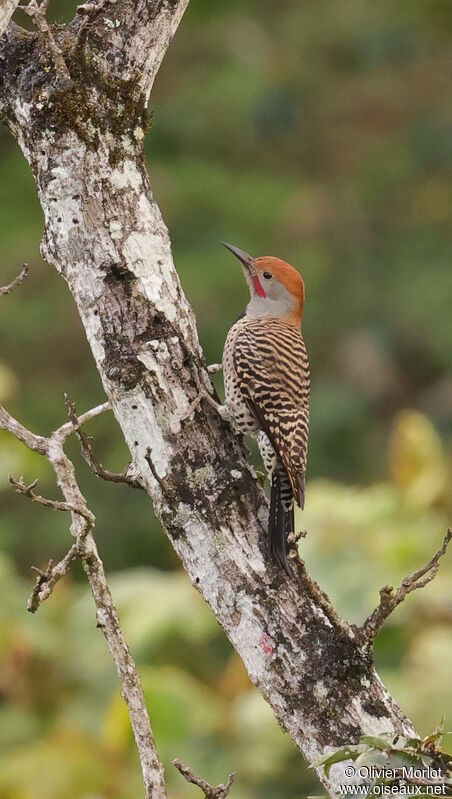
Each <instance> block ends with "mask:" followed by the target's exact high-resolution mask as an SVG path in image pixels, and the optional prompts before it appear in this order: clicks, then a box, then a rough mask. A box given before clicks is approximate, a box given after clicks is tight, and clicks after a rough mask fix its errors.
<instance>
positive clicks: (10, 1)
mask: <svg viewBox="0 0 452 799" xmlns="http://www.w3.org/2000/svg"><path fill="white" fill-rule="evenodd" d="M19 2H20V0H2V4H1V6H0V38H1V37H2V35H3V33H4V31H5V30H6V28H7V27H8V25H9V21H10V19H11V17H12V15H13V14H14V12H15V10H16V8H17V6H18V5H19Z"/></svg>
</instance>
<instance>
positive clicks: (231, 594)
mask: <svg viewBox="0 0 452 799" xmlns="http://www.w3.org/2000/svg"><path fill="white" fill-rule="evenodd" d="M187 2H188V0H154V1H153V2H151V0H148V2H145V0H138V1H137V2H132V0H118V2H116V3H115V4H114V5H110V4H108V3H105V2H98V3H95V4H91V6H92V8H91V9H90V10H89V11H88V12H87V11H86V10H85V13H78V14H77V17H76V19H75V20H74V21H73V22H72V23H71V24H70V25H68V26H66V27H58V28H56V29H53V30H52V31H47V32H46V31H40V32H39V33H33V34H29V33H25V32H24V31H22V30H21V29H19V28H17V27H16V26H14V25H12V24H10V26H9V28H8V29H7V31H6V33H5V34H4V36H3V38H2V40H1V46H0V109H1V111H2V113H3V116H4V118H5V120H6V123H7V124H8V126H9V128H10V130H11V131H12V133H13V134H14V136H15V137H16V138H17V140H18V141H19V144H20V146H21V148H22V151H23V153H24V155H25V157H26V159H27V160H28V162H29V164H30V165H31V167H32V170H33V174H34V177H35V180H36V184H37V187H38V192H39V198H40V202H41V205H42V208H43V211H44V217H45V234H44V238H43V242H42V252H43V255H44V257H45V258H46V259H47V261H48V262H49V263H51V264H52V265H53V266H55V268H56V269H57V270H58V272H59V273H60V274H61V275H62V276H63V277H64V279H65V280H66V281H67V284H68V286H69V289H70V291H71V293H72V295H73V297H74V301H75V303H76V305H77V309H78V311H79V314H80V317H81V320H82V323H83V326H84V328H85V330H86V335H87V338H88V341H89V343H90V346H91V349H92V352H93V356H94V359H95V362H96V365H97V368H98V370H99V374H100V376H101V378H102V382H103V385H104V388H105V392H106V394H107V396H108V398H109V399H110V400H111V403H112V406H113V410H114V413H115V416H116V418H117V420H118V423H119V425H120V427H121V429H122V431H123V434H124V437H125V440H126V442H127V445H128V447H129V450H130V453H131V457H132V459H133V463H134V466H135V469H136V472H137V473H138V474H139V475H140V478H141V482H142V484H143V486H144V487H145V489H146V491H147V492H148V494H149V496H150V498H151V499H152V501H153V504H154V508H155V512H156V514H157V516H158V518H159V519H160V521H161V523H162V526H163V529H164V530H165V532H166V534H167V536H168V538H169V539H170V541H171V543H172V545H173V547H174V548H175V550H176V552H177V553H178V555H179V557H180V559H181V561H182V563H183V565H184V568H185V569H186V571H187V573H188V575H189V577H190V580H191V581H192V583H193V585H195V586H196V588H198V590H199V591H200V592H201V593H202V594H203V596H204V597H205V599H206V601H207V602H208V603H209V605H210V607H211V608H212V611H213V612H214V613H215V615H216V617H217V619H218V621H219V622H220V624H221V625H222V626H223V628H224V630H225V632H226V634H227V635H228V637H229V638H230V640H231V642H232V644H233V645H234V647H235V648H236V650H237V652H238V653H239V654H240V656H241V657H242V659H243V661H244V663H245V666H246V668H247V671H248V673H249V676H250V678H251V680H252V681H253V683H254V684H255V685H257V686H258V688H259V690H260V691H261V692H262V694H263V696H264V697H265V698H266V700H267V701H268V702H269V703H270V705H271V706H272V708H273V710H274V712H275V715H276V717H277V719H278V721H279V723H280V724H281V726H282V727H283V728H284V729H285V730H286V731H287V732H288V733H289V734H290V735H291V736H292V738H293V740H294V741H295V742H296V744H297V746H298V747H299V749H300V750H301V752H303V754H304V755H305V757H306V758H307V759H308V761H312V760H313V759H314V758H318V757H319V756H321V755H322V754H325V753H326V752H328V751H330V750H331V749H332V748H335V747H340V746H343V745H344V744H346V743H353V742H356V741H357V740H358V738H359V737H360V735H363V734H371V733H372V734H375V733H378V732H380V731H391V730H395V731H398V732H405V733H407V734H408V735H411V734H413V732H414V731H413V728H412V725H411V722H410V721H409V720H408V719H406V718H405V717H404V715H403V714H402V712H401V711H400V709H399V708H398V707H397V705H396V704H395V702H394V700H393V699H392V697H391V696H390V695H389V693H388V692H387V691H386V689H385V688H384V686H383V685H382V683H381V681H380V679H379V677H378V675H377V674H376V672H375V669H374V665H373V659H372V654H371V651H370V649H369V646H368V645H363V644H360V642H359V640H358V638H357V637H356V635H355V633H354V631H353V630H352V629H351V628H350V627H349V626H348V625H347V624H346V623H345V622H344V621H342V620H341V619H339V617H338V616H337V615H336V613H335V612H334V610H333V609H332V608H331V606H330V604H329V602H328V601H327V599H326V598H325V597H324V595H322V593H321V592H320V591H319V589H318V588H317V586H316V585H315V583H313V581H312V580H311V579H310V578H309V576H308V575H307V574H306V572H305V569H304V567H303V566H302V565H301V564H296V566H295V577H294V578H293V579H288V578H287V577H286V575H285V574H284V573H282V572H281V571H280V570H279V569H278V568H276V567H274V566H273V565H271V564H268V563H267V561H266V558H265V530H266V525H267V517H268V508H267V503H266V500H265V497H264V495H263V492H262V490H261V489H260V487H259V485H258V483H257V481H256V478H255V475H254V473H253V470H252V468H250V467H249V466H248V464H247V462H246V457H245V453H244V450H243V446H242V443H241V442H240V441H239V440H238V439H237V438H236V437H234V435H233V434H232V432H231V430H230V429H229V427H228V426H227V425H226V424H225V423H224V422H223V421H222V420H221V419H220V417H219V416H218V415H217V413H216V412H215V410H214V409H213V408H211V407H210V406H209V405H207V404H202V405H198V407H197V409H196V411H195V413H194V415H193V416H192V417H191V418H187V419H184V416H185V414H186V413H187V410H188V408H189V405H190V403H191V402H192V401H193V399H194V398H195V397H196V394H197V391H198V389H197V379H199V381H201V383H204V384H205V385H206V387H210V382H209V378H208V375H207V372H206V370H205V368H204V362H203V358H202V352H201V349H200V345H199V341H198V335H197V330H196V323H195V318H194V315H193V311H192V309H191V308H190V306H189V304H188V302H187V299H186V297H185V295H184V293H183V291H182V289H181V286H180V282H179V279H178V276H177V273H176V271H175V269H174V265H173V260H172V255H171V246H170V240H169V236H168V231H167V229H166V227H165V224H164V222H163V220H162V217H161V214H160V211H159V209H158V206H157V204H156V202H155V200H154V198H153V195H152V192H151V187H150V184H149V178H148V174H147V171H146V167H145V162H144V156H143V146H142V144H143V137H144V132H145V128H146V104H147V100H148V97H149V92H150V89H151V86H152V81H153V78H154V76H155V73H156V71H157V69H158V67H159V65H160V62H161V59H162V57H163V55H164V53H165V51H166V49H167V47H168V45H169V43H170V41H171V38H172V36H173V34H174V31H175V30H176V28H177V25H178V23H179V20H180V19H181V17H182V14H183V11H184V10H185V7H186V5H187ZM82 11H83V9H82ZM182 35H183V34H182ZM57 51H59V52H60V53H61V56H62V58H63V61H64V64H65V66H66V67H67V73H66V72H65V70H64V69H63V68H62V66H61V63H59V61H58V58H56V56H55V54H56V52H57ZM206 279H208V272H206ZM196 376H197V377H196ZM319 776H320V777H321V779H322V780H323V782H324V784H325V785H326V787H327V789H328V790H329V791H330V793H331V794H332V795H334V794H335V793H337V791H338V785H339V784H340V783H345V782H347V780H346V779H345V778H344V764H339V765H337V766H335V767H334V768H333V769H332V771H331V773H330V776H329V778H326V777H325V775H324V774H323V771H321V773H320V774H319Z"/></svg>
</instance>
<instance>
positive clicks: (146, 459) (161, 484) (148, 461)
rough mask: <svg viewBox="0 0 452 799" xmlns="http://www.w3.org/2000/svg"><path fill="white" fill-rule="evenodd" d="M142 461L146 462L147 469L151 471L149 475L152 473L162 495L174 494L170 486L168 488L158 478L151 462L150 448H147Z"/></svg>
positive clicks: (162, 480) (164, 482)
mask: <svg viewBox="0 0 452 799" xmlns="http://www.w3.org/2000/svg"><path fill="white" fill-rule="evenodd" d="M144 459H145V461H146V462H147V464H148V466H149V468H150V470H151V473H152V476H153V478H154V480H155V481H156V482H157V483H158V485H159V486H160V488H161V489H162V492H163V494H171V493H174V492H173V489H172V488H171V486H169V485H168V484H167V482H166V480H164V479H163V477H160V475H159V474H158V472H157V469H156V468H155V466H154V463H153V460H152V450H151V448H150V447H148V448H147V450H146V455H145V456H144Z"/></svg>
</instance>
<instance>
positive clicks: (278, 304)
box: [222, 241, 305, 327]
mask: <svg viewBox="0 0 452 799" xmlns="http://www.w3.org/2000/svg"><path fill="white" fill-rule="evenodd" d="M222 244H224V246H225V247H226V248H227V249H228V250H230V251H231V252H232V253H233V255H235V256H236V258H238V259H239V261H240V263H241V264H242V267H243V272H244V275H245V278H246V281H247V283H248V286H249V289H250V294H251V299H250V301H249V303H248V306H247V309H246V313H247V316H252V317H255V318H260V317H263V316H273V317H278V318H280V319H283V320H284V321H285V322H287V323H288V324H290V325H294V326H295V327H300V325H301V320H302V317H303V306H304V299H305V288H304V281H303V278H302V277H301V275H300V273H299V272H297V270H296V269H295V268H294V267H293V266H290V264H287V263H286V262H285V261H281V259H280V258H274V257H273V256H271V255H263V256H261V257H260V258H253V257H252V256H251V255H248V253H246V252H244V251H243V250H240V249H239V248H238V247H234V245H233V244H227V242H225V241H223V242H222Z"/></svg>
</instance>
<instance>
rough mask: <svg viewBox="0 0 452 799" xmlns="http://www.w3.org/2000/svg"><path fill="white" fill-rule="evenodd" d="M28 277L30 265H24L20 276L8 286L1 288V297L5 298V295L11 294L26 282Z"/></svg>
mask: <svg viewBox="0 0 452 799" xmlns="http://www.w3.org/2000/svg"><path fill="white" fill-rule="evenodd" d="M26 277H28V264H24V265H23V267H22V269H21V272H20V274H18V275H17V277H15V278H14V280H12V281H11V283H10V284H9V285H8V286H3V287H2V286H0V297H3V296H4V295H5V294H11V292H12V291H14V289H16V288H17V287H18V286H20V285H21V284H22V283H23V282H24V280H25V278H26Z"/></svg>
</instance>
